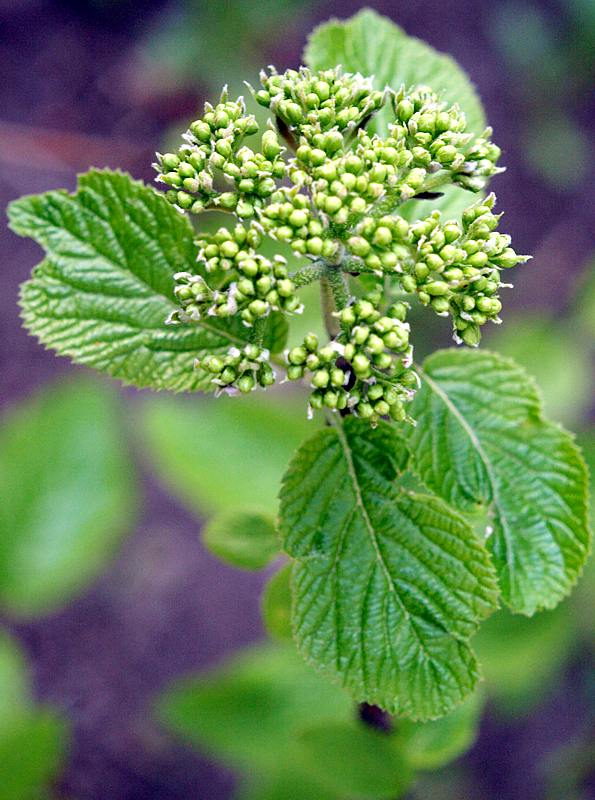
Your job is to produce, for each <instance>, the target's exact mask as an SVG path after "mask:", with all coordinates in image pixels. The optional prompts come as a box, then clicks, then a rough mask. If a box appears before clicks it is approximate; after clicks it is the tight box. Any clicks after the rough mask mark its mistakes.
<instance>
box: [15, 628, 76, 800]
mask: <svg viewBox="0 0 595 800" xmlns="http://www.w3.org/2000/svg"><path fill="white" fill-rule="evenodd" d="M66 741H67V729H66V725H65V723H64V722H63V721H62V720H61V719H60V718H59V717H58V716H57V715H56V714H55V713H54V712H52V711H50V710H48V709H38V708H35V706H34V705H33V702H32V699H31V696H30V690H29V677H28V675H27V669H26V665H25V662H24V659H23V657H22V655H21V653H20V651H19V649H18V647H17V646H16V644H15V642H13V640H12V639H11V638H10V637H8V636H7V635H6V634H4V633H2V632H0V795H1V796H2V797H3V798H6V799H7V800H9V799H10V800H41V798H45V797H49V793H47V794H46V791H45V790H46V789H49V784H50V782H51V781H52V780H53V779H54V778H55V777H56V776H57V774H58V771H59V769H60V766H61V764H62V761H63V756H64V751H65V748H66Z"/></svg>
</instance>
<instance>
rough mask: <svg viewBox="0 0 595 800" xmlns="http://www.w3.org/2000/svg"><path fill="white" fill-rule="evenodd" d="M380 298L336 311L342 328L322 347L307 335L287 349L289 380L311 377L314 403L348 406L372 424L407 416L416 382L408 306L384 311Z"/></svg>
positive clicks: (339, 407)
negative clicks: (410, 342)
mask: <svg viewBox="0 0 595 800" xmlns="http://www.w3.org/2000/svg"><path fill="white" fill-rule="evenodd" d="M379 302H380V298H379V297H378V295H370V296H368V297H365V298H363V299H360V300H357V301H355V302H353V303H352V304H350V305H348V306H347V307H346V308H344V309H342V310H341V311H340V312H337V314H336V316H337V317H338V319H339V321H340V322H341V328H342V330H341V333H340V334H339V335H338V337H337V339H336V340H335V341H333V342H331V343H330V344H327V345H325V346H324V347H319V345H318V339H317V337H316V336H315V335H314V334H308V335H307V336H306V337H305V339H304V342H303V344H302V345H299V346H298V347H294V348H293V349H291V350H289V351H288V352H287V354H286V358H287V363H288V367H287V377H288V379H289V380H299V379H301V378H303V377H304V376H305V375H306V374H308V375H309V377H310V386H311V388H312V389H313V391H312V394H311V395H310V407H311V408H313V409H320V408H329V409H331V410H338V411H345V410H349V412H350V413H352V414H354V415H356V416H359V417H362V418H363V419H369V420H370V422H371V423H372V424H376V423H377V422H378V420H379V418H380V417H384V416H390V417H392V418H393V419H395V420H403V419H405V418H406V412H405V404H406V403H407V402H408V401H410V400H411V399H412V397H413V393H414V389H415V387H416V386H417V382H418V379H417V376H416V374H415V372H414V371H413V370H412V369H410V365H411V346H410V344H409V325H408V324H407V323H406V322H405V321H404V320H405V315H406V312H407V306H406V305H405V304H404V303H395V304H394V305H393V306H391V307H390V308H388V309H387V311H386V313H381V312H380V311H379V310H378V304H379Z"/></svg>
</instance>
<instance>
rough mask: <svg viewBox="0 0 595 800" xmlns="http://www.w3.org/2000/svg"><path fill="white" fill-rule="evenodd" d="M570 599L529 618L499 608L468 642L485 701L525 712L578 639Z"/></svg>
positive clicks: (512, 711)
mask: <svg viewBox="0 0 595 800" xmlns="http://www.w3.org/2000/svg"><path fill="white" fill-rule="evenodd" d="M573 599H574V598H573ZM569 602H570V601H567V602H565V603H563V604H562V605H560V606H558V608H556V609H554V610H553V611H544V612H543V613H542V614H539V615H538V616H536V617H534V618H533V619H528V618H527V617H522V616H518V615H513V614H512V613H511V612H510V611H508V610H507V609H502V610H500V611H498V613H497V614H494V615H493V616H492V617H491V618H490V619H489V620H488V621H487V622H486V624H485V625H482V627H481V629H480V630H479V631H478V633H477V636H476V637H475V638H474V639H473V645H474V647H475V648H476V650H477V654H478V657H479V660H480V662H481V666H482V671H483V674H484V677H485V680H486V689H487V691H488V694H489V696H490V701H491V702H492V704H494V705H495V706H496V707H497V708H498V709H499V710H500V711H504V712H506V713H508V714H510V715H511V716H514V717H518V716H519V715H520V714H522V713H526V712H527V711H528V710H529V709H531V708H532V707H533V706H534V705H535V704H536V703H538V702H539V700H541V699H542V698H543V697H544V696H545V694H546V693H547V691H548V689H550V688H551V687H552V685H553V683H554V681H555V679H556V677H557V676H558V675H559V673H560V671H561V669H562V668H563V666H564V664H565V663H567V661H568V659H569V658H571V657H572V655H573V653H574V652H575V650H576V647H577V646H578V642H576V635H577V630H576V627H577V626H576V622H575V620H574V617H575V613H573V610H572V608H571V607H570V605H569Z"/></svg>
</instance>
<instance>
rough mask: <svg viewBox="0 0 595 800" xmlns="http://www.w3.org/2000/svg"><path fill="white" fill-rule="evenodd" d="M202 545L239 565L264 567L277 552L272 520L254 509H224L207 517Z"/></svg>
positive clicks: (245, 567)
mask: <svg viewBox="0 0 595 800" xmlns="http://www.w3.org/2000/svg"><path fill="white" fill-rule="evenodd" d="M203 542H204V544H205V547H206V548H207V549H208V550H210V551H211V553H213V555H215V556H217V558H220V559H221V560H222V561H226V562H227V563H229V564H232V565H233V566H234V567H239V568H240V569H263V568H264V567H266V566H267V564H270V563H271V561H272V560H273V559H274V558H275V557H276V556H278V555H279V544H278V542H277V535H276V533H275V522H274V520H273V518H272V517H271V516H269V515H267V514H261V513H260V512H257V511H254V512H252V511H224V512H222V513H220V514H217V515H216V516H214V517H213V518H212V519H210V520H209V521H208V523H207V524H206V526H205V529H204V532H203Z"/></svg>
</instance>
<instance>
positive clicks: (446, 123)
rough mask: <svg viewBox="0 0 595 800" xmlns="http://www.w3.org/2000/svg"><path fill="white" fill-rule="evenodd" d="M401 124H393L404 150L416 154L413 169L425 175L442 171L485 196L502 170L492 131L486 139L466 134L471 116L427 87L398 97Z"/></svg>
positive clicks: (395, 101) (395, 103)
mask: <svg viewBox="0 0 595 800" xmlns="http://www.w3.org/2000/svg"><path fill="white" fill-rule="evenodd" d="M393 107H394V111H395V117H396V121H395V123H394V124H393V125H390V126H389V129H390V132H391V136H392V138H393V139H394V140H396V142H397V147H398V149H404V150H405V151H406V152H408V153H409V154H410V162H409V164H408V165H407V166H411V167H412V168H413V169H416V170H419V173H418V174H419V175H420V177H421V176H422V175H423V177H424V178H425V176H426V175H432V174H434V173H437V172H439V171H440V170H447V171H448V172H449V173H450V174H451V179H452V182H453V183H455V184H459V185H460V186H462V187H463V188H465V189H469V190H471V191H474V192H479V191H481V190H482V189H483V188H485V186H486V184H487V182H488V180H489V179H490V178H491V177H492V176H493V175H495V174H497V173H498V172H501V171H502V170H501V169H500V168H498V167H497V166H496V164H497V162H498V159H499V158H500V152H501V151H500V148H499V147H498V146H497V145H495V144H494V143H493V142H491V140H490V137H491V135H492V130H491V128H486V130H485V131H484V132H483V134H482V135H481V136H480V137H476V136H474V135H473V134H472V133H468V132H466V127H467V122H466V119H465V115H464V114H463V112H462V111H461V110H460V108H459V107H458V106H457V105H454V106H450V107H449V106H448V105H447V103H445V102H440V100H439V97H438V95H437V94H436V93H435V92H433V91H432V90H431V89H430V88H428V87H427V86H420V87H418V88H417V89H416V90H414V91H412V92H406V91H405V89H401V90H400V91H399V92H398V93H396V94H395V95H393Z"/></svg>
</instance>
